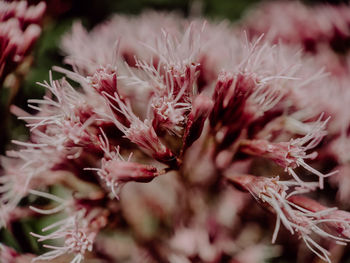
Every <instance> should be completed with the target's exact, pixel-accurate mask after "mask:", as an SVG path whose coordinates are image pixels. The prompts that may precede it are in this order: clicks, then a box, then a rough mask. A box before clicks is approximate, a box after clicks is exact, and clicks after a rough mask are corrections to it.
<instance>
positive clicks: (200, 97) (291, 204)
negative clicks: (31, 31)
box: [0, 11, 350, 263]
mask: <svg viewBox="0 0 350 263" xmlns="http://www.w3.org/2000/svg"><path fill="white" fill-rule="evenodd" d="M344 12H345V11H344ZM240 29H241V28H239V27H238V26H236V27H232V26H231V25H222V24H221V25H215V24H208V23H207V21H203V20H200V19H193V20H186V19H183V18H181V17H178V16H175V15H170V16H167V15H164V14H156V13H152V14H151V15H150V14H144V15H141V16H140V17H139V18H129V17H124V16H116V17H114V18H112V19H111V20H110V21H109V22H107V23H105V24H103V25H102V26H98V27H96V28H95V29H93V30H92V31H91V32H87V31H86V30H85V29H84V28H83V27H82V25H81V24H80V23H76V24H75V25H73V29H72V32H70V33H67V35H66V36H65V37H64V38H63V41H62V49H63V51H64V53H65V54H66V59H65V61H66V62H67V63H68V64H69V65H71V66H72V70H69V69H65V68H60V67H54V68H53V70H55V71H57V72H59V73H62V74H64V75H65V77H64V78H62V79H61V80H53V79H52V75H51V73H50V75H49V81H48V82H44V83H43V84H40V83H39V85H41V86H43V87H44V88H46V89H47V94H46V95H45V96H44V98H43V99H42V100H38V99H32V100H29V103H30V105H29V107H31V108H32V109H33V110H35V111H36V112H35V113H33V114H29V113H27V112H24V111H23V110H21V109H19V108H17V107H15V106H13V107H12V112H13V113H14V114H16V115H17V116H19V118H20V119H22V120H24V121H26V123H27V127H28V128H30V132H31V134H30V138H29V140H28V141H27V142H23V141H14V144H15V145H16V146H17V147H18V148H19V149H17V150H13V151H10V152H8V153H7V157H4V158H3V164H2V166H3V170H4V171H3V174H2V175H1V176H0V216H1V218H0V219H1V220H2V222H1V223H2V225H3V226H8V227H9V228H10V229H11V225H12V224H13V222H14V221H16V220H18V219H20V218H22V217H26V216H28V215H29V216H37V217H45V216H47V215H50V214H56V213H59V214H61V215H63V216H64V217H65V218H64V219H62V220H59V221H57V222H54V223H52V224H51V225H49V226H47V227H45V228H44V229H43V230H42V232H43V233H31V234H32V235H33V236H34V237H36V238H37V239H38V241H39V242H44V245H43V247H44V248H47V249H50V251H49V252H46V253H43V254H42V255H39V256H37V257H36V258H35V259H34V261H39V260H40V261H51V260H54V259H57V260H61V259H64V258H65V257H66V255H68V256H70V257H71V262H72V263H80V262H83V261H84V260H85V259H98V260H101V261H104V260H107V261H113V262H114V261H115V262H140V261H141V262H171V263H173V262H174V263H175V262H176V263H178V262H179V263H188V262H193V261H196V262H226V261H230V262H242V261H244V262H262V261H264V259H265V258H267V257H269V256H271V255H276V256H278V255H280V256H281V257H286V258H288V255H287V254H291V253H284V252H285V251H279V252H278V251H277V249H276V247H275V248H274V251H277V252H275V253H271V254H270V255H264V253H263V252H262V251H263V249H262V247H263V248H271V245H270V244H269V243H267V242H265V241H264V240H265V239H264V238H263V234H262V233H263V231H262V228H263V227H262V224H261V222H263V221H265V220H261V217H263V218H264V219H266V217H265V214H263V213H261V211H260V213H258V212H259V210H257V209H258V208H257V207H255V206H252V205H251V204H250V201H249V200H250V199H249V198H247V196H246V193H243V192H249V193H250V195H252V196H253V197H254V198H255V199H256V200H257V201H258V203H260V204H262V205H263V206H264V207H265V208H267V210H268V211H270V212H272V213H273V214H275V215H276V218H277V219H276V223H275V230H274V232H273V234H272V243H275V241H276V240H277V236H278V233H279V232H280V228H281V227H282V226H284V227H285V228H286V229H287V230H288V232H289V233H290V234H291V235H296V236H297V237H298V238H299V239H301V240H302V241H304V244H305V245H306V246H307V247H308V248H309V250H310V251H311V252H313V253H314V255H316V256H318V257H319V258H321V259H323V260H325V261H328V262H331V259H332V256H331V254H330V250H331V248H332V246H335V245H337V244H341V245H346V243H347V242H349V241H350V240H349V238H350V234H349V231H350V230H349V229H350V227H349V221H350V214H349V212H346V211H342V210H338V209H337V208H327V207H326V206H323V205H321V204H319V203H318V202H317V201H313V200H311V199H309V198H306V197H303V194H305V193H310V192H312V191H316V190H318V189H322V190H327V188H328V186H329V184H328V180H327V177H333V176H337V175H336V173H337V172H336V169H337V168H336V167H337V166H346V165H347V164H348V159H346V158H343V159H340V158H334V153H336V152H337V151H334V149H335V148H334V147H331V146H330V147H329V145H333V144H334V143H333V142H334V141H336V140H337V139H338V138H339V134H340V131H339V129H338V128H337V126H332V119H330V117H329V116H330V115H332V114H333V113H335V114H336V116H335V118H337V116H338V115H337V114H338V112H337V111H336V109H334V108H332V109H330V108H327V107H326V106H325V105H326V104H322V103H324V102H325V101H326V100H327V99H328V98H323V99H319V98H320V97H322V95H323V94H320V93H321V92H320V91H326V90H327V89H334V90H338V86H337V85H336V82H332V81H328V80H329V79H332V78H333V75H332V74H330V75H327V74H324V70H323V68H322V67H320V66H319V60H317V58H313V57H311V56H309V55H307V54H305V53H303V52H302V51H300V50H296V49H295V47H290V46H288V45H287V44H283V43H279V44H274V42H273V41H271V39H270V37H269V36H267V38H264V37H262V36H257V38H254V39H252V40H249V39H248V38H247V36H245V38H244V37H242V36H241V35H240V34H238V33H237V31H238V30H240ZM213 36H215V38H213ZM72 82H75V84H74V85H73V84H72ZM330 83H332V85H330ZM333 85H334V86H333ZM75 86H78V88H74V87H75ZM315 91H317V92H316V93H317V94H314V93H315ZM325 94H326V95H327V94H329V93H325ZM349 100H350V99H349ZM311 101H313V102H312V103H311ZM342 101H343V100H342ZM308 103H310V105H311V104H312V107H310V110H308V109H305V105H307V104H308ZM343 110H344V109H343ZM342 116H343V115H342ZM331 118H332V116H331ZM339 119H340V117H339ZM348 119H349V120H350V118H348ZM327 126H328V127H327ZM330 126H331V127H330ZM348 128H349V127H346V129H345V130H346V131H347V130H348ZM347 137H348V136H347V135H346V134H345V136H344V138H347ZM333 140H334V141H333ZM329 142H331V144H329ZM332 149H333V150H332ZM331 158H333V159H332V160H333V162H329V163H328V162H327V160H330V159H331ZM311 162H312V163H311ZM276 164H277V165H276ZM281 168H282V169H281ZM300 168H304V169H300ZM305 172H306V173H305ZM304 173H305V174H304ZM308 173H312V174H313V175H316V176H317V177H318V178H319V179H318V182H317V181H316V182H310V180H309V179H308ZM276 174H279V176H276ZM280 178H281V180H280ZM16 182H20V184H16ZM230 185H233V186H234V187H230ZM51 186H54V187H51ZM55 187H57V188H58V189H61V190H62V191H63V192H64V193H66V195H67V196H70V198H62V197H59V196H56V195H54V194H53V193H54V190H53V189H55ZM58 195H59V194H58ZM47 199H48V200H47ZM22 200H26V203H29V209H27V210H23V211H22V207H20V206H19V204H20V203H21V201H22ZM55 202H58V203H59V204H58V205H56V206H54V205H53V203H55ZM19 207H20V208H21V209H18V208H19ZM248 207H249V208H248ZM247 208H248V209H249V210H252V214H253V215H255V219H251V218H250V219H249V218H248V219H247V218H245V212H247ZM23 209H24V208H23ZM7 215H9V216H7ZM248 217H252V218H253V216H248ZM249 221H251V222H249ZM250 229H255V230H256V231H255V230H254V231H253V232H254V233H252V232H251V231H250ZM47 231H50V233H48V234H45V233H47ZM288 232H287V233H288ZM247 233H248V234H247ZM281 235H282V234H281ZM281 235H280V237H281ZM315 235H317V237H315ZM321 238H322V239H327V240H328V241H329V243H327V245H321V242H323V240H322V241H320V240H319V239H321ZM258 239H259V240H261V242H260V243H259V244H257V240H258ZM279 239H282V238H279ZM182 240H186V241H187V242H188V240H191V242H190V243H191V244H190V245H189V246H187V245H185V246H184V245H183V244H182V243H183V242H182ZM47 241H49V242H47ZM51 241H54V243H55V244H52V243H50V242H51ZM288 242H290V243H288ZM297 242H298V241H297V240H294V239H293V240H289V239H288V241H283V240H281V247H285V248H286V247H293V248H295V247H296V246H290V244H291V243H292V244H295V243H297ZM185 244H186V242H185ZM331 245H332V246H331ZM243 247H244V248H245V247H250V248H252V251H257V252H256V254H254V255H252V256H251V257H249V256H247V254H249V251H245V250H244V249H243ZM121 248H122V249H121ZM271 249H272V248H271ZM3 251H5V252H6V257H10V256H11V255H10V254H11V253H12V252H11V250H10V249H7V248H6V249H3ZM9 255H10V256H9ZM16 256H17V255H13V256H12V257H16ZM32 256H33V255H32ZM307 256H308V257H311V256H312V254H311V253H310V254H308V255H307ZM262 257H263V258H262ZM289 257H290V256H289ZM249 258H250V259H249ZM248 259H249V260H248ZM293 260H294V259H292V261H293ZM294 261H295V260H294Z"/></svg>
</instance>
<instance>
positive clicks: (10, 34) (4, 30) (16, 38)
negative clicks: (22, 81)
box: [0, 1, 46, 79]
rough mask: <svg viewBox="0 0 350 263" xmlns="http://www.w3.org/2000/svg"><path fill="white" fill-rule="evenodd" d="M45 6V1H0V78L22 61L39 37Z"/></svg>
mask: <svg viewBox="0 0 350 263" xmlns="http://www.w3.org/2000/svg"><path fill="white" fill-rule="evenodd" d="M45 8H46V4H45V2H40V3H39V4H37V5H36V6H28V4H27V2H26V1H19V2H15V1H14V2H6V1H0V53H1V56H0V79H1V78H4V77H5V76H6V75H7V74H8V73H10V72H11V71H12V70H13V69H14V68H15V67H16V66H17V65H18V64H20V63H21V62H22V61H23V58H24V57H25V56H26V55H27V54H28V52H29V50H30V48H31V47H32V46H33V44H34V42H35V41H36V40H37V38H38V37H39V35H40V33H41V28H40V26H39V24H40V22H41V19H42V17H43V14H44V12H45Z"/></svg>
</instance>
